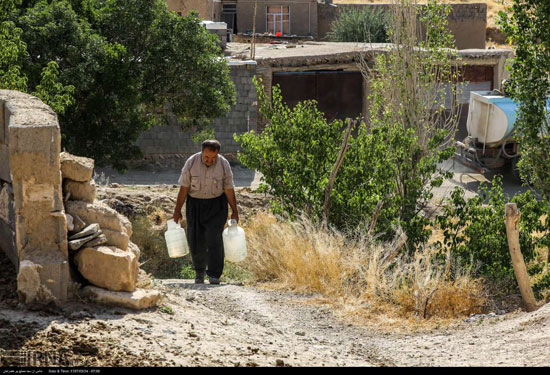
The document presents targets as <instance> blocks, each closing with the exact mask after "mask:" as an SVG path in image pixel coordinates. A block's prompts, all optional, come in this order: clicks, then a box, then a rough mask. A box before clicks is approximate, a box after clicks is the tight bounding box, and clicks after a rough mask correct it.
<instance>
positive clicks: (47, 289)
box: [0, 90, 69, 302]
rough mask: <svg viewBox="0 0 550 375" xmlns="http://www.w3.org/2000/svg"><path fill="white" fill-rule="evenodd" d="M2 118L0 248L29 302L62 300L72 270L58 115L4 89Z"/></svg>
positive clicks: (1, 92) (0, 92)
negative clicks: (10, 264)
mask: <svg viewBox="0 0 550 375" xmlns="http://www.w3.org/2000/svg"><path fill="white" fill-rule="evenodd" d="M0 114H1V116H0V186H1V191H0V197H1V198H0V247H1V248H2V250H3V251H5V252H6V254H7V255H8V257H9V258H10V259H11V261H12V262H13V263H14V265H15V267H16V270H17V272H18V278H17V280H18V291H19V292H20V293H23V294H24V295H23V296H22V297H23V299H24V300H25V301H26V302H30V301H34V300H40V301H44V300H47V301H50V300H54V301H56V302H60V301H63V300H65V299H66V298H67V290H68V282H69V272H68V254H67V222H66V218H65V214H64V208H63V196H62V188H61V172H60V168H59V166H60V161H59V153H60V148H61V133H60V129H59V124H58V122H57V116H56V114H55V113H54V112H53V111H52V110H51V109H50V107H48V106H47V105H46V104H44V103H42V102H41V101H40V100H39V99H37V98H35V97H33V96H30V95H27V94H23V93H20V92H17V91H7V90H0ZM20 295H21V294H20Z"/></svg>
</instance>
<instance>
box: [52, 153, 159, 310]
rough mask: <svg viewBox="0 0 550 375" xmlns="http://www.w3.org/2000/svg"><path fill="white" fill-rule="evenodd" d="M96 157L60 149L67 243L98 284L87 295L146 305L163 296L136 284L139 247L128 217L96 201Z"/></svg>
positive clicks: (84, 274)
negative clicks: (132, 238)
mask: <svg viewBox="0 0 550 375" xmlns="http://www.w3.org/2000/svg"><path fill="white" fill-rule="evenodd" d="M93 170H94V161H93V159H89V158H84V157H78V156H74V155H71V154H68V153H66V152H62V153H61V174H62V177H63V195H64V205H65V214H66V216H67V229H68V236H67V240H68V245H69V246H68V247H69V252H70V253H71V256H70V258H71V259H73V262H74V265H75V266H76V267H77V268H78V272H79V273H80V275H81V276H82V277H83V278H85V279H86V280H87V281H89V282H90V283H91V284H93V286H86V287H84V288H83V291H82V294H83V295H84V296H86V297H90V298H92V299H94V300H96V301H98V302H103V303H110V304H115V305H119V306H124V307H130V308H136V309H141V308H147V307H151V306H154V305H156V304H157V303H158V301H159V300H160V297H161V294H160V293H159V292H158V291H155V290H144V289H139V288H137V283H138V275H139V274H140V272H143V271H142V270H140V269H139V263H138V260H139V256H140V249H139V247H138V246H137V245H136V244H134V243H133V242H132V241H130V237H131V236H132V225H131V223H130V221H129V220H128V218H126V217H125V216H123V215H121V214H119V213H118V212H117V211H115V210H114V209H112V208H110V207H108V206H107V205H105V204H104V203H101V202H99V201H97V200H96V199H95V198H96V185H95V182H94V180H93V179H92V176H93Z"/></svg>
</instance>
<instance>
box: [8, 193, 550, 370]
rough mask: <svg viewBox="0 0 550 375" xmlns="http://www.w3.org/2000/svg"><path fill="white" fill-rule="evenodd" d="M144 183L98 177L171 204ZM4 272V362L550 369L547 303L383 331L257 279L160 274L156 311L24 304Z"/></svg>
mask: <svg viewBox="0 0 550 375" xmlns="http://www.w3.org/2000/svg"><path fill="white" fill-rule="evenodd" d="M143 189H145V190H146V191H140V190H139V189H136V188H133V187H124V186H111V187H106V186H102V187H100V189H99V192H98V196H102V198H101V197H100V199H103V198H106V199H116V200H118V201H119V202H120V203H121V204H123V205H124V206H125V207H126V208H127V209H128V210H130V209H131V210H134V211H135V210H137V211H139V210H145V211H147V210H149V211H150V212H154V211H155V210H156V209H157V208H159V207H160V209H162V210H163V211H166V212H167V213H171V211H172V210H173V202H174V201H173V200H174V199H175V194H177V187H171V186H164V187H163V186H160V187H155V188H153V187H151V188H149V189H147V188H143ZM238 194H239V196H240V202H241V203H243V202H247V203H246V204H245V205H243V206H242V211H243V212H242V214H243V216H246V215H251V214H252V212H253V210H256V209H258V208H259V207H261V206H263V205H265V204H266V202H267V198H266V197H262V196H259V197H258V196H256V195H255V194H253V193H251V192H250V190H247V189H246V188H244V189H240V191H238ZM139 195H142V196H139ZM144 203H148V204H144ZM247 204H248V205H249V206H248V207H247V206H246V205H247ZM0 275H1V276H0V366H10V365H11V366H34V365H41V366H44V365H53V366H524V365H527V366H550V356H549V355H548V353H550V304H547V305H545V306H543V307H541V308H540V309H539V310H538V311H536V312H534V313H525V312H521V311H520V310H517V311H515V312H512V313H507V314H503V315H495V314H489V315H483V316H474V317H471V318H469V319H466V320H464V321H458V322H456V324H454V325H453V326H452V327H448V328H445V329H438V330H433V331H430V332H416V333H414V332H412V333H411V332H409V333H395V332H392V333H388V331H387V330H383V329H381V328H380V327H375V326H363V325H359V324H357V323H351V322H350V321H347V320H346V319H345V318H342V317H341V315H338V314H337V313H336V312H335V311H333V310H331V309H330V308H329V307H327V306H323V305H319V304H316V303H313V302H314V301H315V300H316V297H318V296H315V295H297V294H292V293H287V292H282V291H272V290H267V289H265V288H263V287H262V285H242V284H229V283H222V284H221V285H218V286H214V285H208V284H205V285H195V284H193V283H192V281H191V280H153V287H154V288H157V289H159V290H161V291H162V292H163V294H164V298H163V301H162V302H161V304H160V306H159V307H157V308H154V309H149V310H145V311H139V312H136V311H133V310H127V309H123V308H118V307H108V306H101V305H95V304H92V303H90V302H88V301H85V300H82V301H78V302H72V303H70V304H67V305H65V306H63V307H55V306H31V307H30V308H29V307H24V306H22V305H21V304H19V303H18V301H17V295H16V284H15V272H14V269H13V266H12V265H11V263H10V262H9V260H8V259H7V258H6V257H5V256H4V254H3V253H2V252H0Z"/></svg>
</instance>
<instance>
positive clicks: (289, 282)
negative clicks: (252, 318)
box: [245, 212, 486, 326]
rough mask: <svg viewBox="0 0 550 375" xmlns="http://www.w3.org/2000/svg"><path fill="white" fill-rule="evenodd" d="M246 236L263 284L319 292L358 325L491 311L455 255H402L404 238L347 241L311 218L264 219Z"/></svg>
mask: <svg viewBox="0 0 550 375" xmlns="http://www.w3.org/2000/svg"><path fill="white" fill-rule="evenodd" d="M245 230H246V233H247V242H248V251H249V256H248V258H247V261H246V262H247V263H246V266H247V268H248V269H249V270H250V271H251V272H252V274H253V277H254V278H255V279H256V280H258V281H263V282H264V283H265V282H271V283H272V284H271V286H272V287H273V286H274V285H276V286H277V287H279V288H285V289H291V290H294V291H297V292H307V293H317V294H318V295H319V298H317V302H322V303H329V304H331V305H333V306H335V307H337V308H338V310H339V311H340V313H342V314H344V315H348V316H350V317H356V318H357V319H358V320H359V319H361V320H363V321H365V320H370V321H376V322H377V324H378V325H380V324H381V325H384V324H391V325H393V326H395V324H396V322H399V324H402V325H405V326H406V325H410V324H411V323H410V322H415V323H414V324H415V325H418V324H419V322H421V323H420V324H425V323H427V322H428V320H430V322H429V324H432V325H433V323H434V322H436V324H439V323H441V322H443V321H448V320H452V319H456V318H461V317H465V316H469V314H472V313H480V312H481V311H482V309H483V307H484V306H485V305H486V300H485V297H484V290H483V284H482V282H481V281H480V280H478V279H475V278H473V277H472V276H471V273H470V272H469V270H459V269H458V267H456V266H454V267H451V259H450V257H449V256H448V254H447V255H446V258H445V257H444V258H443V259H441V254H438V253H437V252H436V250H435V249H433V248H427V249H425V250H424V251H422V252H417V253H416V254H415V255H414V256H413V257H408V256H405V255H399V256H396V253H397V252H396V251H395V249H396V248H397V247H398V246H399V245H398V243H399V241H400V239H399V238H398V239H397V240H396V241H395V242H394V243H393V244H391V243H390V244H380V243H379V242H378V241H375V240H373V239H372V238H371V237H370V236H368V235H366V234H365V233H355V234H352V235H349V234H348V235H344V234H343V233H341V232H339V231H336V230H325V229H323V228H322V227H321V226H320V225H316V224H314V223H312V222H311V221H310V220H308V219H307V218H302V219H300V220H297V221H296V222H293V223H289V222H282V221H278V220H277V219H276V218H275V217H274V216H273V215H271V214H269V213H265V212H262V213H259V214H257V215H256V217H255V218H254V220H250V221H249V223H248V225H247V227H246V228H245ZM422 321H423V323H422Z"/></svg>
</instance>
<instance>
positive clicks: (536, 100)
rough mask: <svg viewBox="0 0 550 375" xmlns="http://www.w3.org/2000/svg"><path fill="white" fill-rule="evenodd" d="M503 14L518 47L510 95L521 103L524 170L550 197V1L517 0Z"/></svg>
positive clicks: (519, 120) (519, 134)
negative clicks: (549, 102)
mask: <svg viewBox="0 0 550 375" xmlns="http://www.w3.org/2000/svg"><path fill="white" fill-rule="evenodd" d="M499 17H500V20H501V25H502V27H503V30H504V32H505V33H506V34H507V36H508V38H509V40H510V41H511V42H512V43H513V44H514V45H515V46H516V51H515V57H514V60H513V65H512V67H511V79H512V85H511V90H510V94H511V97H512V98H514V99H515V100H516V101H518V102H519V107H518V111H517V114H518V116H517V120H516V126H515V136H516V137H517V139H518V142H519V144H520V152H521V161H520V162H519V168H520V173H521V175H522V177H523V178H524V179H525V180H526V181H529V182H530V183H531V184H533V185H534V186H535V187H536V189H537V190H538V191H539V192H540V193H542V194H543V195H544V197H545V198H546V199H550V153H549V152H548V150H550V113H549V109H548V95H549V94H550V26H549V25H550V2H549V1H547V0H513V1H512V6H511V9H510V12H508V13H505V12H500V13H499Z"/></svg>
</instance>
